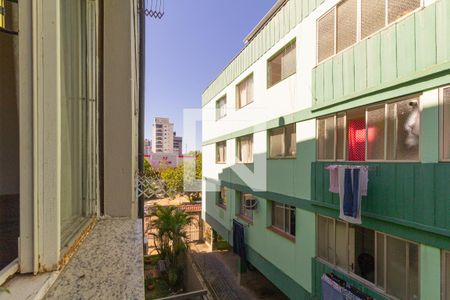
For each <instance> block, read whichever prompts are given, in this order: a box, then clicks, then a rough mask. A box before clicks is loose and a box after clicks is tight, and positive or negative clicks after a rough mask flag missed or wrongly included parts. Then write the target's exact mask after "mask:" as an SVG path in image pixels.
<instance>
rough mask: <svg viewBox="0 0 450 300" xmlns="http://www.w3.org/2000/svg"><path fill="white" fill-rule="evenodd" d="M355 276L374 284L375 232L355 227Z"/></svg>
mask: <svg viewBox="0 0 450 300" xmlns="http://www.w3.org/2000/svg"><path fill="white" fill-rule="evenodd" d="M354 270H355V271H354V272H355V274H357V275H359V276H361V277H362V278H364V279H366V280H368V281H370V282H375V232H374V231H373V230H370V229H365V228H362V227H355V267H354Z"/></svg>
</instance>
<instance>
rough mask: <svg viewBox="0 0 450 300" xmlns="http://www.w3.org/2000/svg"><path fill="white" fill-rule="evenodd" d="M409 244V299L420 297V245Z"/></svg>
mask: <svg viewBox="0 0 450 300" xmlns="http://www.w3.org/2000/svg"><path fill="white" fill-rule="evenodd" d="M408 244H409V262H408V263H409V270H408V271H409V272H408V299H419V298H420V295H419V284H420V283H419V246H418V245H416V244H412V243H408Z"/></svg>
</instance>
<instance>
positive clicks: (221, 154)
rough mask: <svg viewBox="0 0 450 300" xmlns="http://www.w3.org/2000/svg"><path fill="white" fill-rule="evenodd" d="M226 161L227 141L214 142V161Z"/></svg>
mask: <svg viewBox="0 0 450 300" xmlns="http://www.w3.org/2000/svg"><path fill="white" fill-rule="evenodd" d="M226 161H227V142H226V141H223V142H219V143H216V163H218V164H224V163H226Z"/></svg>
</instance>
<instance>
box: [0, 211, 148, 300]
mask: <svg viewBox="0 0 450 300" xmlns="http://www.w3.org/2000/svg"><path fill="white" fill-rule="evenodd" d="M5 287H6V288H8V289H9V290H10V294H7V293H2V294H0V300H3V299H8V300H9V299H144V298H145V290H144V260H143V235H142V220H140V219H138V220H131V219H128V218H102V219H99V220H98V221H97V224H96V225H95V227H94V228H93V230H92V231H91V232H90V233H89V235H88V236H87V237H86V239H85V240H84V241H83V243H82V244H81V245H80V246H79V248H78V250H77V251H76V252H75V253H74V255H73V257H72V258H71V259H70V261H69V262H68V264H67V265H66V266H65V267H64V269H63V270H62V271H57V272H52V273H43V274H39V275H37V276H33V275H17V276H15V277H13V278H12V279H11V280H9V281H8V282H7V283H6V284H5ZM18 297H19V298H18Z"/></svg>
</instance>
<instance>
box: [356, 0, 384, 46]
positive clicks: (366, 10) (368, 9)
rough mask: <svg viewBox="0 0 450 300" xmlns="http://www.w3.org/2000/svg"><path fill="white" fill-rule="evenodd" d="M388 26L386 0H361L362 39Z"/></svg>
mask: <svg viewBox="0 0 450 300" xmlns="http://www.w3.org/2000/svg"><path fill="white" fill-rule="evenodd" d="M385 25H386V0H361V38H365V37H367V36H369V35H371V34H372V33H374V32H375V31H377V30H380V29H381V28H383V27H384V26H385Z"/></svg>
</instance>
